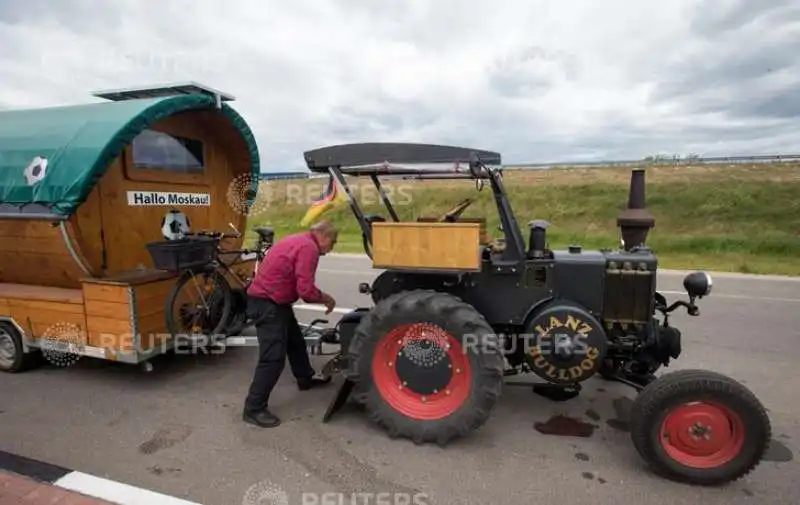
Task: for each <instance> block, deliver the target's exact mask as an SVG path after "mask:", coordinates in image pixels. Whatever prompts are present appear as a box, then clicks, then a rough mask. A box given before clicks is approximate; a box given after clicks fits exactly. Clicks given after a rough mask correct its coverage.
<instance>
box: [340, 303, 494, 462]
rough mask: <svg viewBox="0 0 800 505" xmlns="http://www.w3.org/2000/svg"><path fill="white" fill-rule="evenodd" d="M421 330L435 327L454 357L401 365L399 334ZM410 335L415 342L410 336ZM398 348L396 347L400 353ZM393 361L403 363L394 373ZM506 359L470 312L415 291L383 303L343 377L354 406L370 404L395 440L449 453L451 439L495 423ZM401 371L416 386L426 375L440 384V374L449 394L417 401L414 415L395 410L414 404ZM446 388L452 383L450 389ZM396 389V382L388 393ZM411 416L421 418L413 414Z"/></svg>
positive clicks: (357, 341)
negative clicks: (431, 445)
mask: <svg viewBox="0 0 800 505" xmlns="http://www.w3.org/2000/svg"><path fill="white" fill-rule="evenodd" d="M420 323H421V324H426V325H435V326H429V327H428V329H427V330H426V331H430V332H434V331H437V328H436V327H438V328H439V329H441V330H443V333H442V335H441V336H439V337H434V338H436V340H437V341H438V342H439V343H440V344H442V343H443V342H445V341H447V342H449V343H450V346H449V347H447V349H448V350H447V351H446V353H450V354H447V355H446V356H445V351H442V353H441V354H439V357H440V360H439V361H437V362H433V364H431V363H432V362H430V361H428V362H426V361H425V360H424V359H423V358H420V356H422V355H421V354H420V355H417V356H416V361H415V363H416V365H408V363H410V361H409V360H405V361H403V359H404V357H405V356H406V355H405V354H404V353H402V352H400V353H398V352H397V351H398V349H399V348H400V346H399V341H400V340H403V338H402V337H401V336H399V335H400V334H394V333H393V330H396V329H397V328H399V327H400V326H402V325H414V324H420ZM405 335H407V336H406V338H410V337H408V335H409V334H408V333H406V334H405ZM432 335H433V333H430V334H429V335H426V337H421V338H422V339H423V341H425V342H428V340H425V339H426V338H429V337H430V336H432ZM395 344H398V347H394V346H395ZM422 345H423V346H425V345H427V344H425V343H423V344H422ZM444 348H445V347H444V346H442V349H444ZM417 349H418V350H419V349H422V347H417ZM422 352H423V353H424V352H425V351H422ZM401 354H403V355H404V356H401ZM392 356H394V358H391V357H392ZM443 356H444V357H443ZM384 358H385V359H384ZM392 359H397V363H396V365H397V366H396V367H394V368H392V367H393V365H394V364H393V363H392V361H391V360H392ZM409 359H410V360H413V359H415V358H409ZM503 359H504V358H503V356H502V354H501V348H500V343H499V342H498V337H497V335H496V334H494V333H493V330H492V328H491V326H490V325H489V324H488V323H487V322H486V320H485V319H484V317H483V316H482V315H481V314H480V313H478V311H477V310H475V309H474V308H473V307H472V306H471V305H469V304H467V303H464V302H463V301H462V300H461V299H459V298H457V297H455V296H453V295H450V294H447V293H440V292H436V291H430V290H415V291H405V292H401V293H398V294H395V295H392V296H389V297H388V298H386V299H384V300H381V301H380V302H378V303H377V304H376V306H375V307H374V308H373V309H372V310H371V311H370V312H369V313H368V314H366V315H365V316H364V317H363V318H362V319H361V322H360V323H359V325H358V327H357V328H356V330H355V335H354V336H353V340H352V342H351V343H350V347H349V354H348V359H347V363H348V367H347V370H346V371H345V374H346V376H347V378H348V379H349V380H351V381H353V382H354V383H355V387H354V391H353V395H354V398H355V400H356V401H357V402H359V403H362V404H364V406H365V407H366V410H367V413H368V415H369V417H370V418H371V419H372V421H374V422H375V423H377V424H378V425H380V426H381V427H382V428H384V429H385V430H386V431H387V433H388V434H389V436H391V437H393V438H398V437H399V438H406V439H410V440H412V441H414V442H415V443H417V444H422V443H429V442H435V443H437V444H439V445H440V446H445V445H446V444H447V443H448V442H450V441H451V440H452V439H455V438H458V437H463V436H466V435H467V434H469V433H470V432H471V431H473V430H475V429H478V428H479V427H481V426H482V425H483V424H484V423H485V422H486V420H487V419H488V418H489V416H490V414H491V412H492V410H493V408H494V406H495V405H496V403H497V401H498V399H499V397H500V394H501V392H502V386H503V369H504V361H503ZM373 360H375V362H373ZM419 363H423V364H422V365H420V364H419ZM448 363H449V366H446V365H447V364H448ZM410 366H411V367H414V368H409V367H410ZM376 367H381V368H376ZM401 367H402V368H403V369H404V371H406V370H412V369H413V370H414V373H413V374H406V375H404V376H403V379H409V378H410V377H411V378H413V382H415V383H416V382H417V381H419V380H421V379H420V378H421V377H423V374H424V373H428V374H429V375H427V376H428V377H429V378H430V380H434V378H433V376H432V375H430V374H436V375H435V379H439V382H438V384H446V385H445V386H444V387H443V388H442V389H443V390H439V389H431V392H423V393H416V394H418V395H419V396H418V397H417V398H416V399H415V400H413V402H414V403H413V404H411V405H413V407H410V406H408V405H409V404H408V403H403V407H397V405H398V404H400V403H402V402H407V401H408V400H407V399H406V396H405V395H406V393H407V392H410V391H411V390H412V388H413V387H414V386H408V385H405V386H403V385H402V384H401V382H402V380H401V379H399V378H398V377H399V375H398V374H399V372H395V371H394V370H397V369H399V368H401ZM434 369H435V370H436V371H434ZM426 370H427V372H425V371H426ZM376 371H377V372H378V373H377V377H376ZM447 380H452V382H450V383H449V384H447V382H446V381H447ZM391 381H396V382H393V383H392V385H391V386H389V385H388V384H389V383H390V382H391ZM442 381H444V382H442ZM427 387H429V388H432V387H433V386H432V383H427ZM437 387H439V386H437ZM451 389H452V390H451ZM395 391H397V392H398V393H394V392H395ZM400 393H402V394H400ZM429 394H430V396H428V395H429ZM395 395H399V397H398V396H395ZM423 395H424V396H423ZM428 398H432V400H428ZM423 405H424V406H423ZM437 406H438V412H435V413H433V412H428V413H425V412H424V409H426V408H434V409H437ZM412 409H413V410H414V411H415V414H410V413H409V411H410V410H412Z"/></svg>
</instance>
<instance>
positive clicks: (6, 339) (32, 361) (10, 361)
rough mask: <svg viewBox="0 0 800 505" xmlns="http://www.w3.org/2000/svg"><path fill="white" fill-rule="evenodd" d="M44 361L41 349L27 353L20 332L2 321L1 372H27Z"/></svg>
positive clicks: (0, 322)
mask: <svg viewBox="0 0 800 505" xmlns="http://www.w3.org/2000/svg"><path fill="white" fill-rule="evenodd" d="M43 362H44V356H43V355H42V351H41V350H39V349H34V350H31V352H28V353H26V352H25V350H24V346H23V344H22V335H21V334H20V332H19V331H18V330H17V329H16V328H14V326H13V325H11V324H9V323H7V322H5V321H0V372H7V373H20V372H25V371H27V370H30V369H31V368H35V367H37V366H39V365H41V364H42V363H43Z"/></svg>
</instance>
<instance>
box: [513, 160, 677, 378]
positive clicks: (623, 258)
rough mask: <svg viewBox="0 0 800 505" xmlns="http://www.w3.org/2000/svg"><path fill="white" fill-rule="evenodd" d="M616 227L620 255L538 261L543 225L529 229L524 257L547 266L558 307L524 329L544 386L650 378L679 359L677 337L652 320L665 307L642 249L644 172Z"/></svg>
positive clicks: (582, 254) (573, 251)
mask: <svg viewBox="0 0 800 505" xmlns="http://www.w3.org/2000/svg"><path fill="white" fill-rule="evenodd" d="M617 224H618V225H619V227H620V231H621V235H622V241H621V242H622V247H623V249H622V250H617V251H612V250H598V251H584V250H582V248H581V247H580V246H570V247H569V248H568V249H567V250H565V251H546V254H543V253H544V251H545V246H544V244H545V243H546V235H545V234H546V232H545V228H546V223H544V224H543V223H542V222H540V221H534V222H532V223H531V236H530V245H529V247H530V250H529V257H530V258H540V257H544V256H548V257H550V258H551V259H552V262H553V271H552V284H551V286H552V295H553V296H554V298H555V301H554V302H551V303H550V304H547V305H545V306H544V307H542V308H539V309H538V310H537V311H536V312H535V313H534V315H533V316H532V319H529V321H530V322H529V323H528V324H526V328H525V331H526V338H527V339H528V340H532V341H533V343H532V346H533V350H532V351H531V352H526V353H525V356H526V362H527V365H528V366H529V367H530V368H531V369H532V370H533V371H534V372H535V373H536V374H537V375H539V376H540V377H541V378H543V379H545V380H547V381H549V382H554V383H563V384H568V383H575V382H581V381H584V380H586V379H588V378H589V377H591V376H593V375H594V374H595V373H597V372H601V373H602V374H604V375H605V374H619V373H622V374H623V375H625V376H628V377H632V376H640V375H649V374H652V373H653V372H655V370H656V369H657V368H659V367H660V366H661V365H666V364H668V362H669V361H670V359H671V358H677V357H678V355H679V354H680V332H679V331H678V330H677V329H675V328H672V327H666V326H659V321H658V320H657V319H655V318H654V313H655V310H656V306H657V304H659V303H661V304H665V303H666V301H665V300H663V297H662V296H661V295H660V294H658V293H657V292H656V275H657V268H658V259H657V257H656V256H655V254H653V252H652V251H651V250H650V249H648V248H647V247H646V246H645V240H646V238H647V234H648V232H649V231H650V229H651V228H652V227H653V226H654V224H655V220H654V219H653V217H652V215H651V214H650V213H649V211H648V210H647V209H646V208H645V205H644V171H642V170H637V171H634V172H633V174H632V177H631V184H630V193H629V198H628V207H627V209H625V210H624V211H623V212H622V213H621V215H620V216H619V219H618V220H617ZM568 342H571V344H568ZM542 343H544V344H547V346H548V347H549V349H548V350H547V352H545V350H543V349H541V344H542Z"/></svg>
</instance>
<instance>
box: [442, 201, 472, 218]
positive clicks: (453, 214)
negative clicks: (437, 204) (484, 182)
mask: <svg viewBox="0 0 800 505" xmlns="http://www.w3.org/2000/svg"><path fill="white" fill-rule="evenodd" d="M474 201H475V200H473V199H472V198H467V199H466V200H464V201H462V202H461V203H459V204H458V205H456V206H455V207H453V208H452V209H450V210H449V211H448V212H447V213H446V214H444V215H443V216H442V217H441V218H439V222H440V223H454V222H456V221H457V220H458V218H459V216H461V214H463V213H464V211H465V210H467V207H469V206H470V205H472V202H474Z"/></svg>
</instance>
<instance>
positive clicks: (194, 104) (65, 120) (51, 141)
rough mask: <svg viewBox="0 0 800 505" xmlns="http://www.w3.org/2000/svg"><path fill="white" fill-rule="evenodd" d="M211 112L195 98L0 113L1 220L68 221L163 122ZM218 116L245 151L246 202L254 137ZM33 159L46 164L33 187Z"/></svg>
mask: <svg viewBox="0 0 800 505" xmlns="http://www.w3.org/2000/svg"><path fill="white" fill-rule="evenodd" d="M214 107H216V102H215V100H214V98H213V97H211V96H208V95H202V94H195V95H179V96H171V97H162V98H146V99H138V100H126V101H119V102H101V103H93V104H87V105H76V106H66V107H53V108H45V109H28V110H9V111H0V218H8V217H15V218H33V219H42V218H45V219H66V218H68V217H69V216H71V215H72V214H73V213H74V212H75V211H76V210H77V209H78V207H79V206H80V205H81V204H82V203H83V202H84V201H85V200H86V198H87V197H88V196H89V194H90V193H91V191H92V189H93V188H94V187H95V185H96V184H97V182H98V181H99V180H100V178H101V177H102V176H103V174H104V173H105V172H106V170H107V169H108V166H109V165H110V164H111V163H112V162H113V161H114V159H115V158H116V157H117V156H119V155H120V153H122V151H123V150H124V149H125V147H126V146H127V145H128V144H130V143H131V142H132V141H133V139H134V137H136V136H137V135H138V134H139V133H141V132H142V131H143V130H145V129H147V128H148V127H150V126H151V125H152V124H154V123H155V122H157V121H159V120H161V119H163V118H165V117H167V116H171V115H173V114H176V113H179V112H184V111H189V110H197V109H209V108H214ZM221 113H222V114H224V115H225V116H226V117H227V118H229V119H230V120H231V121H232V122H233V124H234V125H235V127H236V128H237V129H238V131H239V132H240V133H241V134H242V137H243V138H244V140H245V141H246V143H247V145H248V147H249V150H250V159H251V160H252V163H251V165H252V166H251V172H252V188H251V189H252V191H251V193H252V194H251V195H250V200H251V202H252V200H253V198H254V197H255V192H256V190H257V189H258V175H259V173H260V166H259V155H258V147H257V145H256V141H255V138H254V136H253V133H252V132H251V131H250V128H249V126H248V125H247V123H246V122H245V120H244V119H243V118H242V117H241V116H240V115H239V114H238V113H237V112H236V111H235V110H234V109H233V108H231V107H230V106H229V105H227V104H225V103H223V104H222V110H221ZM37 157H39V158H43V159H45V160H46V170H45V171H44V172H38V174H39V175H40V178H39V179H38V180H37V177H31V173H32V169H31V168H28V167H29V165H31V164H32V163H34V160H36V159H37ZM26 168H28V170H26ZM26 172H28V174H27V175H26ZM34 172H35V171H34ZM41 174H44V176H43V177H41Z"/></svg>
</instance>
